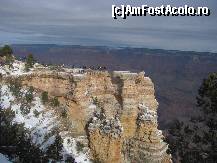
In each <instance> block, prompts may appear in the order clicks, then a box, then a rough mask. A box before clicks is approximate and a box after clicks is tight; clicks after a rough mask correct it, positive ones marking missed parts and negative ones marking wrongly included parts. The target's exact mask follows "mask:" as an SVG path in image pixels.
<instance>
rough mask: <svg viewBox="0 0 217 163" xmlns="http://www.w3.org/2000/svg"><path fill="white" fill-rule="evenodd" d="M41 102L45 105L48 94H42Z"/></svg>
mask: <svg viewBox="0 0 217 163" xmlns="http://www.w3.org/2000/svg"><path fill="white" fill-rule="evenodd" d="M41 101H42V103H43V104H46V103H47V102H48V92H42V94H41Z"/></svg>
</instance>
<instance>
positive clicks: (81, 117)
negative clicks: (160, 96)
mask: <svg viewBox="0 0 217 163" xmlns="http://www.w3.org/2000/svg"><path fill="white" fill-rule="evenodd" d="M21 79H22V82H23V84H25V85H28V86H33V87H34V88H36V89H38V90H41V91H47V92H48V94H49V95H50V96H55V97H58V98H59V100H60V102H61V103H62V104H63V105H65V106H66V107H67V108H68V116H69V118H70V121H71V126H72V131H73V133H74V135H73V136H76V135H86V136H87V138H88V141H89V148H90V150H91V155H92V157H93V159H95V160H97V161H100V162H105V163H110V162H113V163H122V162H124V163H125V162H132V163H133V162H136V163H139V162H141V163H142V162H150V163H161V162H165V163H166V162H170V157H169V155H168V154H167V153H166V150H167V144H166V143H164V142H163V141H162V138H163V136H162V133H161V131H160V130H158V129H157V126H158V125H157V114H156V112H157V108H158V102H157V101H156V99H155V95H154V85H153V83H152V81H151V79H150V78H148V77H145V75H144V72H141V73H131V72H128V71H114V72H112V73H109V72H106V71H104V72H102V71H92V70H85V71H83V70H81V71H76V72H75V71H74V70H73V69H72V70H71V71H67V72H56V71H36V72H34V73H32V74H29V75H25V76H22V77H21Z"/></svg>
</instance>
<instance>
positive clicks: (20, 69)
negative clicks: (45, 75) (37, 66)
mask: <svg viewBox="0 0 217 163" xmlns="http://www.w3.org/2000/svg"><path fill="white" fill-rule="evenodd" d="M31 72H32V69H30V71H28V72H25V63H24V62H21V61H18V60H15V61H14V62H13V64H12V67H11V68H10V67H9V65H4V66H0V73H1V74H2V75H4V76H9V75H11V76H20V75H24V74H30V73H31Z"/></svg>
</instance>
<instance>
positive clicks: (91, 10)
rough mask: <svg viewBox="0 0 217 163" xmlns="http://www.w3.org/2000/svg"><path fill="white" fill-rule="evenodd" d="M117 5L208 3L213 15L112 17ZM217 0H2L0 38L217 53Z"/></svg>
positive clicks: (203, 4)
mask: <svg viewBox="0 0 217 163" xmlns="http://www.w3.org/2000/svg"><path fill="white" fill-rule="evenodd" d="M112 4H114V5H120V4H130V5H134V6H140V5H142V4H148V5H150V6H161V5H167V4H170V5H174V6H177V7H178V6H180V5H185V4H187V5H189V6H194V7H198V6H207V7H209V8H210V9H211V16H209V17H205V16H203V17H128V18H127V19H126V20H123V19H118V20H114V19H113V18H112V13H111V11H112V7H111V6H112ZM216 12H217V0H172V1H171V0H133V1H132V0H0V43H1V44H5V43H9V44H12V43H25V44H26V43H28V44H32V43H41V44H43V43H47V44H71V45H107V46H131V47H147V48H163V49H178V50H195V51H212V52H217V13H216Z"/></svg>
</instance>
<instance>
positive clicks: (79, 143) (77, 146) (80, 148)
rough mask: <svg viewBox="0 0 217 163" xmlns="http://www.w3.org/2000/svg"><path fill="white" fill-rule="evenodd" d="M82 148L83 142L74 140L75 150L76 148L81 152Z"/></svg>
mask: <svg viewBox="0 0 217 163" xmlns="http://www.w3.org/2000/svg"><path fill="white" fill-rule="evenodd" d="M83 149H84V144H82V143H81V142H79V141H77V142H76V150H77V151H78V152H82V151H83Z"/></svg>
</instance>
